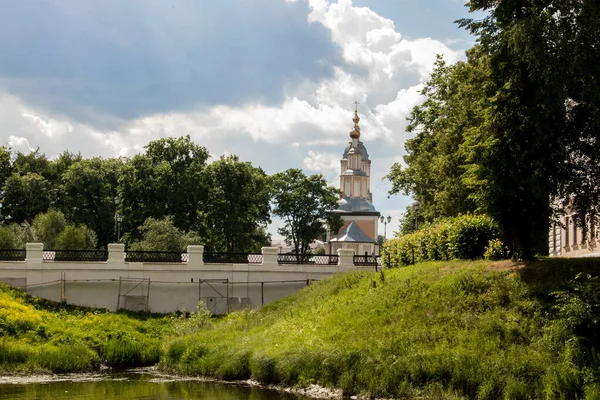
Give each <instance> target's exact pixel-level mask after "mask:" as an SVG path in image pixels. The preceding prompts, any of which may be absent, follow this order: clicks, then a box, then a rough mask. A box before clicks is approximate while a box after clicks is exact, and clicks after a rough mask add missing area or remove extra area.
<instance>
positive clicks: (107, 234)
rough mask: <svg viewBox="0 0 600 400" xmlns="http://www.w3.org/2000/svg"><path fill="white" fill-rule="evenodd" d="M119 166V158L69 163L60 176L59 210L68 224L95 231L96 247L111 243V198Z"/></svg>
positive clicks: (112, 210)
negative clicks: (71, 223) (60, 204)
mask: <svg viewBox="0 0 600 400" xmlns="http://www.w3.org/2000/svg"><path fill="white" fill-rule="evenodd" d="M121 166H122V163H121V161H120V160H119V159H110V160H103V159H102V158H99V157H97V158H91V159H85V160H82V161H79V162H75V163H72V164H71V165H70V166H69V167H68V169H67V170H66V171H65V172H64V173H63V174H62V185H61V190H60V193H61V196H60V197H61V198H62V201H61V202H62V207H61V209H62V210H63V212H64V213H65V215H66V217H67V218H68V219H69V220H70V221H73V222H74V223H75V224H83V225H86V226H87V227H88V228H90V229H92V230H93V231H95V232H96V234H97V236H98V244H99V245H100V246H106V245H107V244H108V243H110V242H112V241H113V240H114V219H115V203H114V198H115V196H116V194H117V179H118V176H119V170H120V168H121Z"/></svg>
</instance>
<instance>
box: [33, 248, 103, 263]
mask: <svg viewBox="0 0 600 400" xmlns="http://www.w3.org/2000/svg"><path fill="white" fill-rule="evenodd" d="M42 260H44V261H84V262H90V261H106V260H108V250H44V251H42Z"/></svg>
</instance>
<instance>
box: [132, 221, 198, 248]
mask: <svg viewBox="0 0 600 400" xmlns="http://www.w3.org/2000/svg"><path fill="white" fill-rule="evenodd" d="M139 232H140V233H141V235H142V240H139V241H134V242H132V243H131V244H130V245H129V246H128V248H129V249H130V250H143V251H185V249H186V247H187V246H189V245H194V244H200V237H199V236H198V234H196V233H195V232H193V231H192V232H188V233H185V232H182V231H181V230H179V229H177V227H175V225H174V224H173V218H172V217H170V216H168V217H165V218H163V219H160V220H158V219H154V218H152V217H150V218H148V219H147V220H146V221H145V222H144V224H143V225H142V226H140V227H139Z"/></svg>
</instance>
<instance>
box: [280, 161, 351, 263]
mask: <svg viewBox="0 0 600 400" xmlns="http://www.w3.org/2000/svg"><path fill="white" fill-rule="evenodd" d="M272 179H273V188H274V197H273V203H274V209H273V214H274V215H276V216H278V217H279V218H281V219H282V220H283V224H284V225H283V227H281V228H279V229H278V232H279V233H280V234H281V235H283V236H284V237H285V238H286V241H287V242H288V244H290V245H293V246H294V251H295V253H296V254H299V255H300V256H301V257H303V256H304V255H305V254H306V253H307V252H308V249H309V245H310V243H311V242H312V241H313V240H315V239H317V238H318V237H319V236H325V233H326V229H327V227H329V230H330V231H332V232H337V231H338V230H339V229H340V228H341V226H342V219H341V218H340V217H339V216H338V215H335V214H333V213H331V212H330V211H331V210H334V209H335V208H336V207H337V203H338V200H339V197H340V193H339V190H337V189H335V188H333V187H329V186H327V181H326V180H325V179H324V178H323V176H322V175H311V176H308V177H307V176H306V175H304V173H303V172H302V171H301V170H299V169H293V168H292V169H288V170H286V171H284V172H280V173H277V174H275V175H273V177H272Z"/></svg>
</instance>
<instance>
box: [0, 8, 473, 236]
mask: <svg viewBox="0 0 600 400" xmlns="http://www.w3.org/2000/svg"><path fill="white" fill-rule="evenodd" d="M465 17H467V18H468V17H472V15H470V14H469V13H468V9H467V8H466V7H465V5H464V1H463V0H353V1H352V0H337V1H334V0H220V1H214V0H170V1H167V0H128V1H122V0H103V1H81V0H19V1H12V2H5V3H3V8H2V13H0V54H2V59H1V61H0V145H8V146H10V147H11V148H12V149H13V150H15V151H21V152H28V151H31V150H35V149H36V148H39V149H40V151H41V152H43V153H45V154H46V155H47V156H48V157H50V158H54V157H56V156H57V155H58V154H60V153H62V152H63V151H64V150H69V151H71V152H80V153H81V154H82V155H83V156H84V157H94V156H102V157H118V156H125V157H130V156H133V155H135V154H137V153H140V152H143V151H144V149H143V147H144V146H145V145H146V144H148V142H150V141H152V140H156V139H159V138H162V137H167V136H175V137H177V136H182V135H188V134H189V135H190V137H191V138H192V140H193V141H194V142H195V143H198V144H200V145H203V146H205V147H206V148H207V149H208V150H209V152H210V154H211V156H212V159H213V160H216V159H218V158H219V157H220V156H221V155H223V154H226V155H229V154H236V155H238V156H239V157H240V158H241V159H242V160H244V161H250V162H252V164H253V165H255V166H260V167H262V168H263V169H264V170H265V171H266V172H267V173H269V174H271V173H275V172H280V171H284V170H286V169H288V168H302V169H303V170H304V171H305V173H307V174H315V173H318V174H323V176H324V177H325V178H326V179H327V180H328V182H329V183H330V184H332V185H334V186H336V187H337V186H339V173H340V171H339V168H340V159H341V156H342V153H343V150H344V148H345V146H346V144H347V143H348V141H349V140H350V139H349V136H348V133H349V132H350V130H351V129H352V116H353V110H354V105H353V103H354V102H355V101H356V102H358V103H359V104H358V110H359V116H360V118H361V122H360V126H361V131H362V134H361V140H362V141H363V143H364V144H365V146H366V147H367V150H368V151H369V155H370V158H371V160H372V176H371V191H372V192H373V204H374V205H375V207H376V209H377V210H378V211H380V212H381V213H382V215H385V216H388V215H390V216H392V218H393V221H392V222H391V224H390V225H389V226H388V227H387V235H388V237H389V236H391V234H392V232H393V231H395V230H397V229H398V218H399V217H400V216H401V214H402V212H403V211H404V209H405V207H406V206H407V205H408V204H410V201H411V200H410V198H409V197H406V196H402V195H394V196H391V197H388V192H389V190H390V188H391V183H390V182H389V181H387V180H385V179H384V177H385V175H386V174H387V173H388V172H389V170H390V168H391V166H392V165H393V163H395V162H399V161H401V160H402V156H403V155H404V154H405V151H404V142H405V141H406V139H407V138H409V137H410V134H408V133H407V132H406V131H405V127H406V124H407V122H406V117H407V116H408V115H409V113H410V111H411V109H412V108H413V107H414V106H415V105H418V104H419V103H420V102H421V101H422V98H421V96H420V95H419V91H420V89H421V88H422V84H423V82H425V81H426V80H427V77H428V76H429V74H430V72H431V71H432V68H433V62H434V60H435V57H436V54H443V56H444V58H445V59H446V61H447V62H449V63H454V62H456V61H458V60H461V59H464V57H465V56H464V51H465V50H466V49H468V48H470V47H471V46H472V45H473V44H474V42H475V39H474V38H473V37H472V36H470V35H469V34H468V32H466V31H464V30H463V29H460V28H458V26H457V25H456V24H455V23H454V21H455V20H457V19H459V18H465ZM278 224H279V222H277V221H275V223H274V224H273V225H272V227H271V228H270V231H271V233H272V234H273V237H274V238H277V237H279V236H280V235H278V234H277V232H276V231H277V229H276V228H277V226H278ZM383 230H384V227H383V226H381V227H380V234H383V233H384V232H383Z"/></svg>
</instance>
